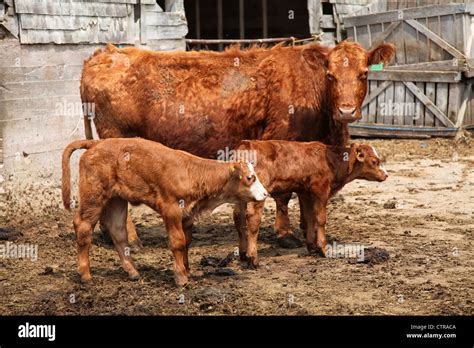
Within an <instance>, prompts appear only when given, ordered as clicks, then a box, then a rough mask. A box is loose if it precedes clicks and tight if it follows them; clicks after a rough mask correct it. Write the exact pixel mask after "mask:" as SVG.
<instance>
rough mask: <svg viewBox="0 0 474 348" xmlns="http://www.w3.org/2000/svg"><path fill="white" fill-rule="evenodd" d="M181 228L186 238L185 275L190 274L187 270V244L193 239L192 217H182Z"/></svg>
mask: <svg viewBox="0 0 474 348" xmlns="http://www.w3.org/2000/svg"><path fill="white" fill-rule="evenodd" d="M183 229H184V234H185V238H186V251H185V253H184V267H185V268H186V275H187V276H188V277H189V276H190V271H189V259H188V255H189V245H190V244H191V241H192V239H193V220H192V219H184V220H183Z"/></svg>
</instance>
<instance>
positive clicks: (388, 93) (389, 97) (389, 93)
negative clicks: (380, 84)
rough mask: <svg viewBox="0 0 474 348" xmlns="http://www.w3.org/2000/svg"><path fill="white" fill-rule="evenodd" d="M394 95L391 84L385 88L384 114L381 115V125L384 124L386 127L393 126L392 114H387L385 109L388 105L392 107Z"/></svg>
mask: <svg viewBox="0 0 474 348" xmlns="http://www.w3.org/2000/svg"><path fill="white" fill-rule="evenodd" d="M387 82H388V81H387ZM394 93H395V85H394V84H393V82H392V83H390V84H389V85H388V86H387V89H386V90H385V100H384V106H385V111H386V112H385V114H384V115H383V117H382V119H383V123H384V124H386V125H392V124H393V115H392V112H391V111H390V112H387V109H388V105H393V101H394ZM379 105H380V104H379Z"/></svg>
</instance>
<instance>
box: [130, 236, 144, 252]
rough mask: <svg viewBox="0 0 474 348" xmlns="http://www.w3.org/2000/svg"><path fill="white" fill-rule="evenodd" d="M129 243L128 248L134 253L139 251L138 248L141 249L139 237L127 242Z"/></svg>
mask: <svg viewBox="0 0 474 348" xmlns="http://www.w3.org/2000/svg"><path fill="white" fill-rule="evenodd" d="M129 245H130V250H131V251H132V252H134V253H137V252H139V251H140V250H142V249H143V244H142V241H141V240H140V239H135V240H133V241H131V242H130V243H129Z"/></svg>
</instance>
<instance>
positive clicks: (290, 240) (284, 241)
mask: <svg viewBox="0 0 474 348" xmlns="http://www.w3.org/2000/svg"><path fill="white" fill-rule="evenodd" d="M277 243H278V245H279V246H280V247H282V248H284V249H295V248H299V247H301V246H302V245H303V243H301V241H300V240H299V239H298V238H296V237H295V236H294V235H293V234H292V233H288V234H285V235H284V236H283V237H280V238H277Z"/></svg>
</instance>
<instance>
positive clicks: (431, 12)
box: [344, 4, 466, 28]
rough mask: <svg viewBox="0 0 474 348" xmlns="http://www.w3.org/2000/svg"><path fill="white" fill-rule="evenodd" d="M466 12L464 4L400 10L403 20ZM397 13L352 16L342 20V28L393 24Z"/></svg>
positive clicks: (397, 18) (397, 15)
mask: <svg viewBox="0 0 474 348" xmlns="http://www.w3.org/2000/svg"><path fill="white" fill-rule="evenodd" d="M464 12H466V5H465V4H446V5H437V6H423V7H415V8H411V9H405V10H402V13H403V19H404V20H407V19H408V20H410V19H416V18H421V17H434V16H443V15H448V14H454V13H464ZM399 20H400V19H399V11H398V10H396V11H387V12H382V13H377V15H376V16H374V15H372V14H369V15H363V16H353V17H345V18H344V26H345V27H346V28H347V27H353V26H361V25H367V24H375V23H381V22H395V21H399Z"/></svg>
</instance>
